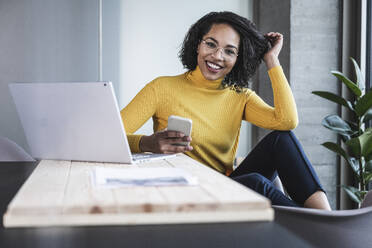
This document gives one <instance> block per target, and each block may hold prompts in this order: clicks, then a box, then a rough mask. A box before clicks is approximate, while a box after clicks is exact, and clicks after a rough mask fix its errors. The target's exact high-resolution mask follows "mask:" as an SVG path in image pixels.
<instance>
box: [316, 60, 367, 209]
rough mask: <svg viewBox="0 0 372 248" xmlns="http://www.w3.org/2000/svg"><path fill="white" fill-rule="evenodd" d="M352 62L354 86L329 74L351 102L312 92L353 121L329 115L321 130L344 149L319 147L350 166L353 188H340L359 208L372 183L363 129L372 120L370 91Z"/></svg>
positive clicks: (328, 144)
mask: <svg viewBox="0 0 372 248" xmlns="http://www.w3.org/2000/svg"><path fill="white" fill-rule="evenodd" d="M351 61H352V62H353V65H354V69H355V75H356V82H353V81H351V80H350V79H349V78H348V77H346V76H345V75H344V74H343V73H341V72H339V71H331V73H332V74H333V75H334V76H336V77H337V78H338V79H339V80H340V82H341V83H343V84H345V85H346V87H347V89H348V90H349V91H350V92H351V93H352V94H353V96H354V97H353V98H354V100H351V101H349V100H347V99H345V98H343V97H342V96H339V95H336V94H334V93H331V92H327V91H313V92H312V93H313V94H315V95H317V96H320V97H322V98H325V99H327V100H329V101H332V102H334V103H337V104H339V105H341V106H342V107H343V108H346V109H347V110H349V111H350V112H351V113H352V115H353V121H348V120H343V119H342V118H341V117H340V116H338V115H335V114H332V115H328V116H326V117H325V118H324V119H323V120H322V125H323V126H324V127H326V128H328V129H330V130H332V131H333V132H336V133H337V134H338V135H339V136H340V137H341V140H342V143H343V144H344V147H345V148H346V149H344V148H343V147H342V146H341V145H339V144H337V143H335V142H325V143H323V144H322V145H323V146H324V147H326V148H328V149H329V150H331V151H333V152H335V153H337V154H338V155H340V156H342V157H343V158H344V159H345V161H346V163H347V164H348V165H349V166H350V168H351V170H352V171H353V174H354V178H355V182H356V185H354V186H350V185H349V186H347V185H342V188H343V189H344V190H345V191H346V193H347V195H348V196H349V197H350V198H351V199H352V200H353V201H355V202H357V203H358V206H360V204H361V202H362V201H363V199H364V197H365V195H366V194H367V187H368V183H369V181H371V179H372V128H366V124H367V123H368V122H369V121H370V120H372V109H371V107H372V90H369V91H365V82H364V79H363V78H364V77H363V75H362V73H361V71H360V68H359V66H358V64H357V63H356V61H355V60H354V59H353V58H351ZM364 91H365V92H364Z"/></svg>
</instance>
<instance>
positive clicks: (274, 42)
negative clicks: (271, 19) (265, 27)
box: [263, 32, 283, 70]
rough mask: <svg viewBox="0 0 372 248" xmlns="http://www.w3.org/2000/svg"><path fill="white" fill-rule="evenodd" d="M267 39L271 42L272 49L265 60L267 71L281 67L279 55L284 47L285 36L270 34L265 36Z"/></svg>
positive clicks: (265, 56)
mask: <svg viewBox="0 0 372 248" xmlns="http://www.w3.org/2000/svg"><path fill="white" fill-rule="evenodd" d="M265 37H266V38H267V39H268V40H269V41H270V45H271V48H270V49H269V50H268V51H267V52H266V53H265V55H264V57H263V60H264V61H265V64H266V66H267V69H268V70H269V69H271V68H272V67H275V66H278V65H280V63H279V59H278V56H279V53H280V51H281V50H282V47H283V35H282V34H280V33H275V32H270V33H267V34H265Z"/></svg>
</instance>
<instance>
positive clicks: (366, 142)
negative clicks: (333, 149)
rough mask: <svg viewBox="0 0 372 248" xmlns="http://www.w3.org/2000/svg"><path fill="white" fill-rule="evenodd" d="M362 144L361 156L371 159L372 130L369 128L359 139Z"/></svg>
mask: <svg viewBox="0 0 372 248" xmlns="http://www.w3.org/2000/svg"><path fill="white" fill-rule="evenodd" d="M358 139H359V143H360V154H361V155H362V156H364V157H369V155H370V154H371V153H372V128H368V129H367V130H365V131H364V133H363V134H362V135H360V136H359V137H358Z"/></svg>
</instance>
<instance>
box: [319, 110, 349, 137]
mask: <svg viewBox="0 0 372 248" xmlns="http://www.w3.org/2000/svg"><path fill="white" fill-rule="evenodd" d="M322 125H323V126H324V127H326V128H328V129H330V130H332V131H334V132H336V133H339V134H342V135H346V136H348V137H349V136H350V134H352V133H353V130H351V127H350V126H349V124H347V123H346V122H345V121H344V120H343V119H341V117H339V116H338V115H328V116H326V117H325V118H324V119H323V121H322Z"/></svg>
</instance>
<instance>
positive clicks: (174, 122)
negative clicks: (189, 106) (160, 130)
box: [167, 115, 192, 146]
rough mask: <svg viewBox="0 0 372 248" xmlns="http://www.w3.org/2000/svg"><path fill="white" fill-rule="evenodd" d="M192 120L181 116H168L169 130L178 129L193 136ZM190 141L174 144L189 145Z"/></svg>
mask: <svg viewBox="0 0 372 248" xmlns="http://www.w3.org/2000/svg"><path fill="white" fill-rule="evenodd" d="M191 127H192V120H190V119H187V118H183V117H180V116H175V115H171V116H169V117H168V127H167V130H168V131H178V132H182V133H184V134H185V135H186V136H191ZM188 144H189V142H180V143H176V144H174V145H180V146H187V145H188Z"/></svg>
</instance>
